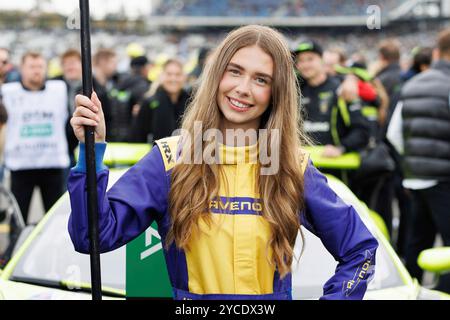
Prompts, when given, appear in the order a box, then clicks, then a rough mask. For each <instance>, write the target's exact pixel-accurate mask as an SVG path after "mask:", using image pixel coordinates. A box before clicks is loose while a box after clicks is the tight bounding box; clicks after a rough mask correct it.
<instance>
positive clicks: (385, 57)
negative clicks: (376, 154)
mask: <svg viewBox="0 0 450 320" xmlns="http://www.w3.org/2000/svg"><path fill="white" fill-rule="evenodd" d="M377 64H378V66H377V70H376V77H377V78H378V79H380V81H381V83H382V84H383V86H384V88H385V89H386V92H387V95H388V96H389V109H388V116H387V122H386V125H387V124H388V123H389V119H390V118H391V116H392V113H393V112H394V108H395V106H396V104H397V101H398V98H399V95H400V90H401V88H402V84H403V81H402V77H401V74H402V70H401V68H400V43H399V42H398V41H397V40H395V39H387V40H383V41H381V42H380V44H379V46H378V61H377ZM386 128H387V126H385V128H384V130H383V131H384V132H385V131H386Z"/></svg>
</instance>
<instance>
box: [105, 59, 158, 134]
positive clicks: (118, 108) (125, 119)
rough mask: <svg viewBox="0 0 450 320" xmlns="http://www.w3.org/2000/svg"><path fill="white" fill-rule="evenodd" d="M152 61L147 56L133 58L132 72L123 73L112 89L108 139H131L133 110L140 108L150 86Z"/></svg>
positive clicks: (110, 93)
mask: <svg viewBox="0 0 450 320" xmlns="http://www.w3.org/2000/svg"><path fill="white" fill-rule="evenodd" d="M150 67H151V63H150V61H149V60H148V59H147V57H145V56H138V57H134V58H133V59H131V63H130V69H131V72H130V73H126V74H123V75H121V76H120V77H119V78H118V81H117V83H116V85H115V87H114V88H113V89H112V90H110V92H109V98H110V102H111V112H112V117H111V118H112V120H111V121H112V123H111V130H110V136H109V138H108V141H118V142H124V141H129V140H130V134H131V124H132V115H133V110H135V109H136V108H138V106H139V104H140V103H141V102H142V99H143V97H144V95H145V93H146V92H147V91H148V89H149V87H150V84H151V83H150V81H149V80H148V72H149V70H150Z"/></svg>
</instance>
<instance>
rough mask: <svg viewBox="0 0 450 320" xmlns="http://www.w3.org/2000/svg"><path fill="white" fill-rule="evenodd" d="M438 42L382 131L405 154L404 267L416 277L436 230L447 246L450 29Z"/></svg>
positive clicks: (447, 288) (447, 287) (446, 286)
mask: <svg viewBox="0 0 450 320" xmlns="http://www.w3.org/2000/svg"><path fill="white" fill-rule="evenodd" d="M437 44H438V45H437V49H436V51H435V56H436V59H437V60H436V61H435V62H434V63H433V64H432V66H431V69H430V70H428V71H425V72H422V73H420V74H419V75H417V76H415V77H414V78H412V79H411V80H410V81H408V82H407V83H406V84H405V86H404V87H403V89H402V92H401V97H400V101H399V103H398V105H397V108H396V110H395V112H394V115H393V116H392V120H391V124H390V125H389V129H388V133H387V137H388V139H389V140H390V141H391V142H392V144H393V145H394V146H395V147H396V149H397V150H398V152H399V153H400V154H402V155H403V157H404V161H403V164H404V167H403V168H404V172H405V179H404V180H403V186H404V187H405V188H408V189H409V190H411V193H412V197H411V199H412V201H413V204H412V209H413V210H412V224H411V229H410V232H408V234H409V237H408V238H407V244H406V246H405V250H406V267H407V268H408V270H409V272H410V273H411V275H412V276H413V277H415V278H417V279H418V280H419V281H421V279H422V274H423V272H422V270H421V268H420V267H419V266H418V265H417V257H418V256H419V253H420V252H421V251H422V250H425V249H428V248H431V247H432V246H433V244H434V241H435V237H436V233H439V234H440V235H441V237H442V240H443V243H444V246H450V209H449V208H450V197H449V195H450V109H449V95H450V29H446V30H443V31H442V32H441V33H440V34H439V36H438V41H437ZM436 289H437V290H441V291H444V292H447V293H450V274H445V275H444V274H443V275H441V276H440V281H439V284H438V286H437V287H436Z"/></svg>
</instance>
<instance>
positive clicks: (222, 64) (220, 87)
mask: <svg viewBox="0 0 450 320" xmlns="http://www.w3.org/2000/svg"><path fill="white" fill-rule="evenodd" d="M297 92H298V91H297V83H296V77H295V72H294V65H293V61H292V58H291V54H290V51H289V49H288V46H287V44H286V41H285V40H284V38H283V36H282V35H281V34H280V33H278V32H277V31H275V30H274V29H271V28H268V27H263V26H255V25H252V26H245V27H242V28H239V29H237V30H235V31H233V32H231V33H230V34H229V35H228V36H227V37H226V38H225V39H224V40H223V41H222V43H221V44H220V45H219V46H218V47H217V48H216V50H215V51H214V53H213V54H212V56H211V57H210V59H209V62H208V64H207V66H206V68H205V70H204V72H203V74H202V77H201V81H200V82H199V86H198V88H197V89H196V90H195V92H194V98H193V100H192V101H191V103H190V104H189V106H188V108H187V111H186V113H185V114H184V116H183V120H182V128H181V129H182V130H181V132H182V136H181V137H180V136H175V137H170V138H166V139H161V140H159V141H156V143H155V146H154V147H153V149H152V151H151V152H150V153H149V154H148V155H147V156H146V157H144V158H143V159H142V160H141V161H140V162H139V163H137V164H136V165H135V166H133V167H132V168H130V169H129V170H128V171H127V173H125V174H124V175H123V176H122V178H121V179H120V180H119V181H118V182H117V183H116V184H115V185H114V186H113V187H112V188H111V189H110V190H109V191H108V192H106V191H105V190H106V183H107V177H108V169H107V168H106V167H104V166H100V165H99V167H98V188H99V208H100V213H99V215H100V223H99V225H100V229H101V230H100V247H101V250H102V251H109V250H113V249H115V248H117V247H119V246H122V245H124V244H126V243H127V242H129V241H130V240H132V239H134V238H135V237H136V236H138V235H139V234H140V233H142V232H143V231H144V230H145V229H146V228H147V227H148V226H149V225H150V224H151V223H152V221H154V220H156V221H157V223H158V231H159V233H160V235H161V240H162V242H163V244H164V251H165V257H166V262H167V267H168V271H169V276H170V280H171V283H172V286H173V292H174V298H176V299H236V298H242V299H291V298H292V295H291V289H292V285H291V264H292V262H293V259H294V258H295V257H294V250H293V249H294V244H295V240H296V237H297V235H298V232H299V228H300V225H303V226H305V227H306V228H307V229H308V230H310V231H311V232H313V233H314V234H316V235H317V236H318V237H320V238H321V240H322V242H323V243H324V245H325V246H326V248H327V249H328V250H329V251H330V253H331V254H332V255H333V256H334V257H335V258H336V260H338V261H339V266H338V268H337V269H336V274H335V275H334V276H333V277H332V278H331V279H330V280H329V281H328V282H327V283H326V284H325V286H324V295H323V299H327V298H328V299H361V298H362V297H363V295H364V292H365V290H366V287H367V282H368V280H369V279H370V277H371V276H373V273H374V263H375V258H374V257H375V251H376V248H377V245H378V244H377V241H376V240H375V238H374V237H373V236H372V235H371V234H370V232H369V231H368V230H367V228H366V227H365V226H364V224H363V222H362V221H361V220H360V218H359V216H358V214H357V213H356V212H355V210H354V209H353V208H352V207H351V206H348V205H346V204H345V203H344V202H343V201H342V200H341V199H340V198H339V197H337V195H336V194H335V193H334V192H333V191H332V190H331V189H330V187H329V186H328V184H327V181H326V178H325V177H324V176H323V175H322V174H321V173H320V172H318V171H317V169H315V168H314V166H313V164H312V163H311V161H309V160H308V156H307V154H306V153H305V152H304V151H302V144H303V143H305V141H308V139H307V137H306V136H305V135H304V134H303V132H302V130H301V128H302V125H301V123H302V121H301V119H300V116H299V114H300V112H299V109H298V96H297ZM76 105H77V109H76V111H75V113H74V117H73V118H72V120H71V123H72V125H73V126H74V129H75V130H74V131H75V132H79V134H78V136H77V137H78V138H79V140H80V142H83V139H84V137H83V135H82V130H77V129H80V128H82V126H83V125H95V126H96V134H97V142H98V143H97V144H96V150H97V163H99V164H101V163H102V157H103V153H104V150H105V148H106V143H105V126H104V120H103V114H102V111H101V103H100V102H99V101H98V99H96V97H95V95H94V96H93V98H92V99H89V98H87V97H84V96H78V97H77V99H76ZM198 123H200V124H201V130H198V126H197V124H198ZM230 130H233V131H235V132H244V131H249V130H250V131H251V130H253V131H256V130H266V131H264V132H265V133H266V134H265V135H262V134H259V135H256V141H251V139H250V141H246V143H243V144H241V145H236V144H235V139H228V138H226V139H225V141H224V143H222V142H223V141H221V139H218V136H223V135H225V136H227V135H226V134H225V133H226V132H227V131H230ZM211 132H213V133H214V132H215V134H211ZM217 132H220V133H223V134H217ZM258 132H260V131H258ZM205 137H206V138H207V139H205ZM199 140H200V141H205V140H206V143H204V144H203V143H201V144H196V142H198V141H199ZM273 141H276V143H272V142H273ZM199 145H200V147H199ZM261 145H263V146H264V147H265V148H266V149H267V150H264V152H266V154H269V155H273V154H275V153H279V155H278V157H275V158H273V159H276V161H278V162H279V163H278V164H277V166H276V168H277V170H276V172H273V173H271V174H263V173H262V171H261V169H263V167H265V166H268V165H269V164H268V163H263V162H262V161H257V162H256V163H255V162H251V161H249V158H250V155H251V154H254V153H255V152H256V153H258V152H260V151H261V150H262V149H261V148H260V146H261ZM211 146H218V148H215V149H212V150H214V151H213V152H212V153H213V157H212V159H213V160H214V159H215V160H217V161H201V162H194V163H192V161H191V159H193V158H194V159H195V158H196V154H198V153H199V152H200V153H202V152H204V151H205V150H209V148H210V147H211ZM199 149H200V150H199ZM215 150H217V151H215ZM223 159H226V161H222V160H223ZM83 161H84V146H83V144H81V146H80V157H79V162H78V164H77V166H76V167H75V168H73V169H72V171H71V175H70V179H69V191H70V195H71V204H72V213H71V218H70V221H69V232H70V235H71V238H72V241H73V243H74V245H75V248H76V250H78V251H80V252H87V251H88V248H89V243H88V236H87V228H86V226H87V222H86V217H87V215H86V212H85V205H84V202H85V198H86V195H85V190H84V183H85V179H86V175H85V167H84V162H83ZM274 161H275V160H274ZM362 266H364V267H365V268H367V270H368V271H367V273H365V274H364V275H363V277H361V278H358V279H355V275H358V270H360V269H361V268H362Z"/></svg>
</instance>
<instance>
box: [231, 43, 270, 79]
mask: <svg viewBox="0 0 450 320" xmlns="http://www.w3.org/2000/svg"><path fill="white" fill-rule="evenodd" d="M229 63H230V64H233V65H238V66H240V67H241V68H243V69H245V70H247V71H252V72H259V73H266V74H268V75H270V76H272V74H273V66H274V63H273V59H272V57H271V56H270V55H269V54H267V53H266V52H265V51H264V50H263V49H261V48H260V47H258V46H256V45H255V46H250V47H244V48H241V49H239V50H238V51H236V53H235V54H234V55H233V57H232V58H231V60H230V62H229Z"/></svg>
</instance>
